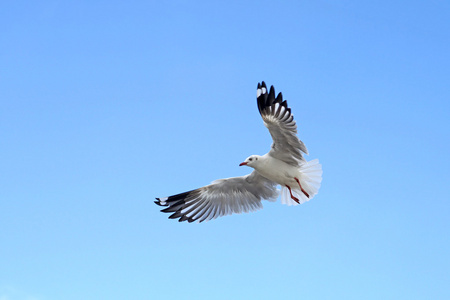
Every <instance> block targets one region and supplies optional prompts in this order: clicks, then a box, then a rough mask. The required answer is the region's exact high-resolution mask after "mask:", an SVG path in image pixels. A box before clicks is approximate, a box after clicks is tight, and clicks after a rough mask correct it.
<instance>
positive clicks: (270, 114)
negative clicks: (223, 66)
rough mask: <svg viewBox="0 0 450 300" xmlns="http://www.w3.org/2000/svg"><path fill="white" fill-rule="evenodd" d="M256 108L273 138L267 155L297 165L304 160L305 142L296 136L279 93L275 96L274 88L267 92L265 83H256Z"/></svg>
mask: <svg viewBox="0 0 450 300" xmlns="http://www.w3.org/2000/svg"><path fill="white" fill-rule="evenodd" d="M256 97H257V101H258V110H259V113H260V114H261V117H262V119H263V121H264V125H265V126H266V127H267V128H268V129H269V132H270V135H271V136H272V139H273V144H272V149H271V150H270V152H269V155H271V156H272V157H275V158H277V159H279V160H282V161H284V162H286V163H288V164H291V165H295V166H297V165H298V164H299V162H300V161H304V160H305V159H304V158H303V155H302V152H303V153H305V154H308V150H307V149H306V146H305V144H303V142H302V141H301V140H300V139H299V138H298V137H297V124H296V123H295V121H294V116H293V115H292V113H291V109H290V108H289V107H288V105H287V102H286V100H285V101H283V95H282V94H281V93H279V94H278V96H277V97H276V98H275V89H274V87H273V86H271V87H270V91H269V93H267V86H266V83H265V82H264V81H263V82H262V83H261V84H259V83H258V89H257V92H256Z"/></svg>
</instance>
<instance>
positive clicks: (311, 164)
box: [281, 159, 322, 205]
mask: <svg viewBox="0 0 450 300" xmlns="http://www.w3.org/2000/svg"><path fill="white" fill-rule="evenodd" d="M299 173H300V175H299V177H300V178H299V180H300V184H301V186H302V188H303V190H304V191H305V192H306V193H307V194H308V196H309V197H308V196H306V195H305V193H303V192H302V191H301V190H300V187H299V186H298V185H297V186H291V191H292V194H293V196H294V197H296V198H297V199H298V200H299V202H300V204H303V203H305V202H306V201H309V200H311V199H312V198H313V197H314V196H315V195H316V194H317V193H318V192H319V188H320V183H321V182H322V165H321V164H320V163H319V160H318V159H313V160H311V161H308V162H306V163H304V164H303V165H301V166H300V169H299ZM281 203H282V204H286V205H298V204H299V203H297V202H295V201H294V200H293V199H292V198H291V194H290V192H289V189H288V188H287V187H285V186H282V187H281Z"/></svg>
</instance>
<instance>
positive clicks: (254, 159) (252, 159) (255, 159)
mask: <svg viewBox="0 0 450 300" xmlns="http://www.w3.org/2000/svg"><path fill="white" fill-rule="evenodd" d="M260 158H261V156H259V155H252V156H249V157H247V159H246V160H245V161H244V162H243V163H240V164H239V166H249V167H252V168H254V167H255V165H256V164H258V163H259V159H260Z"/></svg>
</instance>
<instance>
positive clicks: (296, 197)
mask: <svg viewBox="0 0 450 300" xmlns="http://www.w3.org/2000/svg"><path fill="white" fill-rule="evenodd" d="M256 99H257V105H258V111H259V113H260V115H261V117H262V120H263V122H264V125H265V126H266V127H267V129H268V130H269V133H270V135H271V136H272V140H273V143H272V146H271V149H270V151H269V152H268V153H266V154H264V155H251V156H249V157H247V158H246V159H245V160H244V161H243V162H242V163H240V164H239V166H247V167H250V168H253V171H252V172H251V173H250V174H248V175H245V176H239V177H231V178H225V179H218V180H215V181H213V182H211V183H210V184H209V185H206V186H204V187H201V188H198V189H195V190H191V191H188V192H184V193H180V194H177V195H173V196H169V197H160V198H156V201H155V203H156V204H157V205H159V206H163V207H165V208H164V209H162V210H161V212H164V213H171V215H170V216H169V219H178V221H179V222H183V221H188V222H189V223H192V222H197V223H201V222H204V221H209V220H213V219H216V218H218V217H222V216H226V215H231V214H239V213H243V212H245V213H247V212H252V211H256V210H259V209H262V207H263V206H262V200H267V201H270V202H274V201H276V200H277V198H278V197H279V196H280V194H281V197H280V198H281V203H282V204H285V205H289V206H290V205H298V204H302V203H305V202H306V201H309V200H311V199H312V198H313V197H314V196H315V195H316V194H317V193H318V191H319V188H320V185H321V182H322V165H321V164H320V163H319V160H318V159H313V160H311V161H306V159H305V158H304V157H303V154H308V150H307V148H306V146H305V144H304V143H303V142H302V141H301V140H300V139H299V138H298V136H297V124H296V122H295V121H294V116H293V114H292V112H291V109H290V108H289V107H288V104H287V101H286V100H283V95H282V93H279V94H278V95H277V96H276V97H275V88H274V87H273V85H272V86H271V87H270V90H268V89H267V85H266V83H265V82H264V81H262V82H261V83H258V86H257V90H256ZM278 186H280V187H281V189H278Z"/></svg>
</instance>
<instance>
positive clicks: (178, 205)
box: [154, 190, 197, 223]
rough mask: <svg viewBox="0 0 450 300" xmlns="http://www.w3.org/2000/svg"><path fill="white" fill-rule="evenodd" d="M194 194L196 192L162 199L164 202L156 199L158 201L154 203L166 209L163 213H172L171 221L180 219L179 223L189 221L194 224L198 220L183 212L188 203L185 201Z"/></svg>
mask: <svg viewBox="0 0 450 300" xmlns="http://www.w3.org/2000/svg"><path fill="white" fill-rule="evenodd" d="M192 192H195V190H193V191H189V192H184V193H181V194H177V195H173V196H170V197H166V198H162V199H163V200H161V198H155V199H156V201H154V202H155V204H157V205H159V206H163V207H166V208H164V209H162V210H161V212H163V213H171V215H170V216H169V219H178V222H184V221H188V222H189V223H192V222H194V221H197V219H194V218H192V217H188V216H186V215H185V214H183V213H182V212H181V210H182V209H183V208H184V204H185V203H186V202H185V199H186V198H187V197H189V194H191V193H192ZM162 203H164V204H162Z"/></svg>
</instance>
